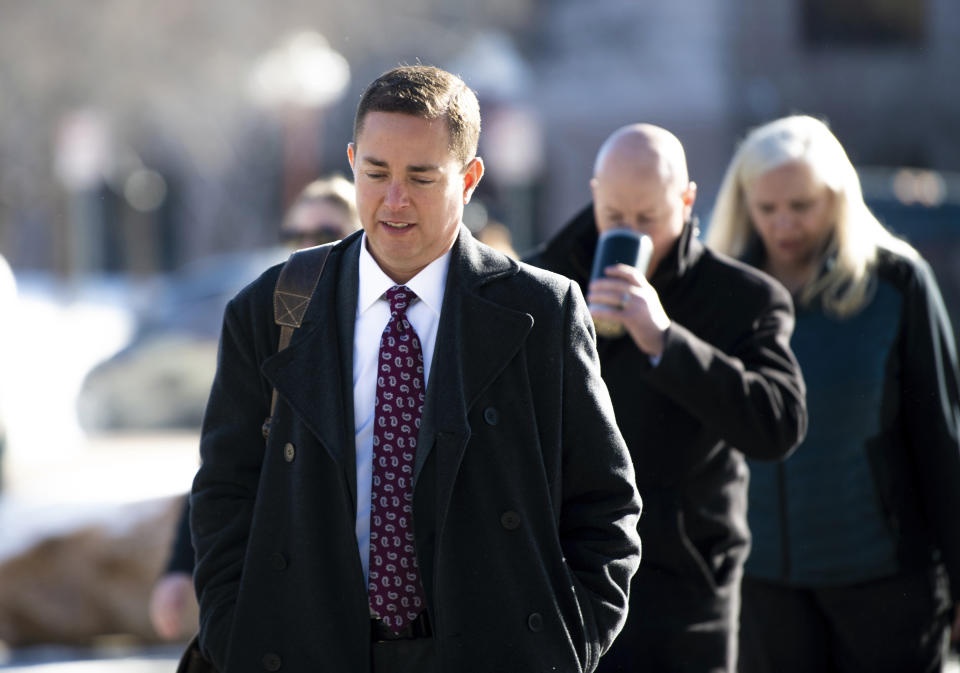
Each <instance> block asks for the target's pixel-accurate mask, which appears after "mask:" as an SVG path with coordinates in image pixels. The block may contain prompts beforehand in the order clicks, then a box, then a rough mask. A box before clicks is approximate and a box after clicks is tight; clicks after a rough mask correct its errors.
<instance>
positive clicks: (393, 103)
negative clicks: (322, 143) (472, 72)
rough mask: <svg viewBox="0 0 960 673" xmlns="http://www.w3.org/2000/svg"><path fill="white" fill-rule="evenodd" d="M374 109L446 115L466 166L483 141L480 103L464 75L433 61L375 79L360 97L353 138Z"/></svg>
mask: <svg viewBox="0 0 960 673" xmlns="http://www.w3.org/2000/svg"><path fill="white" fill-rule="evenodd" d="M370 112H402V113H403V114H409V115H414V116H417V117H421V118H423V119H430V120H433V119H441V118H443V119H446V121H447V130H448V131H449V132H450V150H451V151H452V152H453V153H454V155H456V156H457V158H458V159H459V160H460V161H461V163H462V164H463V165H464V166H466V165H467V163H469V162H470V161H471V160H472V159H473V158H474V157H475V156H476V154H477V144H478V143H479V141H480V104H479V103H478V102H477V95H476V94H475V93H474V92H473V91H472V90H471V89H470V88H469V87H468V86H467V85H466V84H465V83H464V81H463V80H462V79H460V78H459V77H457V76H456V75H453V74H451V73H449V72H447V71H446V70H441V69H440V68H436V67H434V66H430V65H402V66H399V67H396V68H393V69H392V70H388V71H387V72H385V73H383V74H382V75H380V77H378V78H377V79H375V80H374V81H373V82H372V83H371V84H370V86H368V87H367V88H366V90H365V91H364V92H363V96H361V97H360V104H359V105H358V106H357V115H356V117H355V119H354V122H353V141H354V142H356V141H357V138H358V137H359V136H360V131H362V130H363V122H364V120H365V119H366V117H367V114H368V113H370Z"/></svg>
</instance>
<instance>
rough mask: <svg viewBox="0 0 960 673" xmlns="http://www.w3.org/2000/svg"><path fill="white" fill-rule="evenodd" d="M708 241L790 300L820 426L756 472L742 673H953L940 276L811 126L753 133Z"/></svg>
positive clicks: (955, 503) (959, 428)
mask: <svg viewBox="0 0 960 673" xmlns="http://www.w3.org/2000/svg"><path fill="white" fill-rule="evenodd" d="M707 241H708V243H709V244H711V245H712V246H713V247H714V248H716V249H717V250H720V251H722V252H725V253H727V254H730V255H732V256H735V257H738V258H740V259H742V260H744V261H747V262H749V263H751V264H753V265H755V266H756V267H758V268H760V269H763V270H764V271H766V272H767V273H769V274H771V275H773V276H774V277H775V278H777V279H778V280H780V281H781V282H782V283H783V284H784V285H785V286H786V287H787V289H788V290H789V291H790V292H791V293H792V295H793V299H794V302H795V304H796V311H797V326H796V330H795V332H794V335H793V340H792V345H793V349H794V352H795V353H796V355H797V358H798V360H799V361H800V364H801V366H802V368H803V372H804V377H805V379H806V382H807V406H808V409H809V415H810V428H809V432H808V434H807V437H806V439H805V441H804V442H803V444H802V445H801V447H800V448H799V450H797V452H796V453H794V454H793V455H792V456H791V457H790V458H788V459H787V460H786V461H785V462H783V463H780V464H777V465H760V464H751V472H752V476H751V482H750V491H749V523H750V528H751V529H752V531H753V534H754V540H753V548H752V552H751V555H750V558H749V560H748V562H747V565H746V579H745V580H744V584H743V614H742V625H741V665H740V670H741V671H742V672H743V673H759V672H771V673H791V672H793V671H796V672H798V673H799V672H800V671H821V672H824V673H831V672H834V671H836V672H848V671H849V672H852V671H871V672H873V673H882V672H884V671H889V672H890V673H894V672H902V671H934V670H939V669H940V667H941V665H942V659H943V654H944V647H943V645H944V642H945V638H944V637H943V635H944V634H945V631H946V629H947V625H948V622H949V621H951V620H950V614H951V613H950V610H949V604H950V603H952V604H953V605H958V604H960V396H958V371H957V353H956V347H955V344H954V340H953V332H952V331H951V327H950V322H949V318H948V317H947V314H946V311H945V308H944V304H943V301H942V299H941V297H940V291H939V289H938V287H937V283H936V280H935V279H934V276H933V273H932V271H931V270H930V267H929V266H928V265H927V263H926V262H925V261H924V260H923V259H921V257H920V255H919V254H918V253H917V252H916V251H915V250H914V249H913V248H912V247H910V246H909V245H908V244H907V243H905V242H904V241H902V240H899V239H897V238H895V237H894V236H893V235H892V234H890V233H889V232H888V231H887V230H886V229H885V228H884V227H883V226H882V225H881V224H880V223H879V222H878V221H877V219H876V218H875V217H874V216H873V214H872V213H871V212H870V211H869V210H868V208H867V206H866V205H865V204H864V201H863V196H862V194H861V188H860V181H859V178H858V176H857V173H856V171H855V169H854V167H853V166H852V165H851V163H850V160H849V158H848V157H847V154H846V152H845V151H844V149H843V147H842V146H841V144H840V142H839V141H838V140H837V138H836V137H835V136H834V135H833V133H831V132H830V130H829V129H828V128H827V126H826V125H825V124H824V123H822V122H821V121H819V120H817V119H814V118H812V117H808V116H799V115H798V116H791V117H786V118H783V119H778V120H776V121H773V122H770V123H768V124H766V125H764V126H761V127H759V128H757V129H754V130H753V131H751V132H750V133H749V134H748V135H747V136H746V139H745V140H744V141H743V143H742V144H741V146H740V147H739V149H738V150H737V152H736V153H735V155H734V157H733V159H732V161H731V163H730V166H729V168H728V169H727V173H726V177H725V178H724V181H723V183H722V186H721V188H720V192H719V196H718V198H717V202H716V207H715V209H714V212H713V217H712V220H711V223H710V229H709V232H708V237H707ZM944 570H945V571H946V577H945V576H944ZM947 578H949V582H947V581H946V580H947ZM948 586H949V592H948ZM957 614H958V615H960V611H958V612H957ZM953 624H954V626H953V638H954V639H956V638H957V636H958V633H960V629H958V626H960V621H957V620H954V622H953Z"/></svg>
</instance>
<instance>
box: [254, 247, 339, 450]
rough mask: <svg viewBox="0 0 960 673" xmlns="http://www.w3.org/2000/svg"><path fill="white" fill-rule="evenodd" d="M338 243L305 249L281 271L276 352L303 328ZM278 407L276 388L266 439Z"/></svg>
mask: <svg viewBox="0 0 960 673" xmlns="http://www.w3.org/2000/svg"><path fill="white" fill-rule="evenodd" d="M337 243H339V241H334V242H333V243H325V244H323V245H317V246H314V247H312V248H304V249H303V250H297V251H296V252H294V253H292V254H291V255H290V257H289V258H288V259H287V261H286V263H285V264H284V265H283V268H282V269H281V270H280V277H279V278H278V279H277V286H276V288H275V289H274V291H273V319H274V322H276V323H277V324H278V325H280V341H279V343H278V344H277V352H279V351H282V350H283V349H284V348H286V347H287V346H289V345H290V338H291V337H292V336H293V330H295V329H297V328H298V327H300V325H301V324H302V323H303V317H304V316H305V315H306V314H307V308H309V306H310V298H311V297H313V292H314V290H316V289H317V283H318V282H320V276H321V275H322V274H323V267H324V266H326V263H327V257H328V256H329V255H330V250H331V249H332V248H333V246H335V245H336V244H337ZM276 408H277V389H276V388H274V389H273V395H272V398H271V400H270V415H269V416H268V417H267V419H266V420H265V421H264V422H263V429H262V432H263V438H264V439H266V438H267V437H269V436H270V423H271V422H272V421H273V414H274V411H275V410H276Z"/></svg>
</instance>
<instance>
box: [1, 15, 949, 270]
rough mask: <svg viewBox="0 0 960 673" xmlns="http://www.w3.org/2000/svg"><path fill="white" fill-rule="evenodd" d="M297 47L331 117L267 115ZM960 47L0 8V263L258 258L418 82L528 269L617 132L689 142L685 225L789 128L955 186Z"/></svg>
mask: <svg viewBox="0 0 960 673" xmlns="http://www.w3.org/2000/svg"><path fill="white" fill-rule="evenodd" d="M305 32H306V33H307V34H310V35H313V36H314V38H313V39H314V40H315V41H316V36H319V39H320V40H325V41H326V44H327V46H328V48H329V52H330V54H335V55H338V56H341V57H342V59H343V61H344V63H346V64H347V66H346V67H347V68H348V72H347V75H346V77H344V73H343V72H342V71H338V70H336V68H335V67H334V66H331V65H330V64H331V62H332V61H331V60H330V58H333V57H332V56H331V57H329V58H328V59H327V60H326V61H325V60H323V57H321V56H316V54H314V56H313V57H311V58H314V60H313V61H309V63H314V64H315V67H314V69H313V70H314V71H315V72H316V74H317V77H316V78H315V79H314V80H313V81H312V82H311V83H308V84H307V85H304V86H307V87H308V88H309V87H310V86H314V87H316V86H319V84H318V82H320V84H322V83H323V81H327V82H328V83H329V82H331V81H332V80H337V81H338V82H339V85H338V86H339V88H338V89H337V90H336V93H335V95H331V96H328V98H327V99H325V100H323V101H322V102H316V101H314V102H310V101H309V100H308V101H306V102H303V101H300V102H298V100H297V99H296V97H287V98H281V99H279V100H278V99H277V98H276V97H274V98H270V97H269V96H266V97H265V96H264V95H263V87H262V85H263V82H262V81H261V80H262V79H263V77H264V75H263V73H264V72H265V71H269V68H268V67H266V66H265V65H264V64H265V62H266V61H268V60H269V58H271V55H272V57H274V58H276V54H277V51H278V50H280V49H283V48H284V45H288V46H289V41H290V40H291V39H292V37H291V36H296V35H302V34H304V33H305ZM958 34H960V4H958V3H956V2H955V1H954V0H912V1H911V2H895V1H891V0H831V1H829V2H828V1H827V0H776V1H775V2H768V1H767V0H736V1H735V2H730V3H702V2H698V1H697V0H655V1H653V2H645V3H636V2H632V1H631V0H601V1H600V2H595V3H582V2H578V1H576V0H495V1H493V2H489V3H484V4H483V6H482V8H481V7H479V6H477V5H476V4H475V3H467V2H465V1H462V0H457V1H455V2H450V1H449V0H445V1H443V2H441V1H440V0H412V1H411V2H408V3H404V7H403V8H402V9H400V8H397V7H395V6H393V5H390V4H388V3H383V2H379V1H378V0H356V1H355V2H351V3H347V4H346V5H344V4H343V3H334V2H316V1H315V0H313V1H311V2H307V1H306V0H281V1H279V2H273V3H269V4H268V3H265V2H249V3H240V4H237V3H231V2H228V0H209V1H208V2H205V3H200V4H198V3H192V2H188V1H187V0H171V1H169V2H166V3H147V2H144V1H143V0H94V1H93V2H89V3H84V4H83V5H77V4H76V3H69V2H67V1H66V0H54V1H53V2H47V3H43V4H42V5H37V4H36V3H13V4H9V5H7V6H5V8H4V21H3V22H2V23H0V251H2V252H3V253H4V254H5V255H6V256H7V258H8V259H9V260H10V262H11V264H12V265H13V266H14V268H29V269H47V270H53V271H56V272H58V273H61V274H64V275H69V274H72V273H82V272H85V271H102V270H106V271H122V272H133V273H143V274H148V273H151V272H155V271H163V270H169V269H172V268H175V267H177V266H180V265H182V264H183V263H185V262H188V261H190V260H193V259H196V258H198V257H201V256H204V255H207V254H210V253H214V252H221V251H228V250H236V249H248V248H254V247H258V246H263V245H266V244H269V243H273V242H275V241H276V231H277V228H278V226H279V220H280V217H281V213H282V212H283V209H284V207H285V205H286V204H287V201H288V200H289V198H290V195H291V194H293V193H295V192H296V191H297V189H299V187H300V186H302V184H305V182H306V181H308V180H309V179H310V178H312V177H313V176H314V175H316V174H319V173H321V172H327V171H331V170H339V171H341V172H344V173H347V172H348V166H347V163H346V157H345V152H344V146H345V144H346V142H347V140H348V139H349V137H350V135H351V123H352V116H353V111H354V108H355V105H356V101H357V100H358V99H359V95H360V91H361V89H362V87H363V85H364V84H365V83H367V82H368V81H370V80H371V79H372V78H373V77H375V76H376V75H377V74H379V73H380V72H382V71H383V70H385V69H387V68H389V67H391V66H393V65H395V64H397V63H401V62H406V63H412V62H416V61H417V60H421V61H423V62H425V63H434V64H437V65H440V66H442V67H448V68H450V69H452V70H455V71H457V72H460V73H461V74H463V75H464V77H465V79H466V80H467V82H468V84H471V85H472V86H474V87H475V88H477V89H478V91H479V93H480V97H481V101H482V102H483V105H484V122H485V131H484V136H483V140H482V145H481V153H482V154H484V155H485V158H486V159H487V163H488V166H489V168H490V170H489V172H488V175H487V177H486V179H485V180H484V183H483V184H482V185H481V190H480V192H479V193H478V198H479V200H480V201H482V205H483V206H484V209H483V211H482V213H481V215H480V220H481V221H479V222H478V226H481V225H482V223H483V222H482V220H483V219H484V218H487V217H489V218H490V219H493V220H496V221H499V222H503V223H505V224H506V225H507V226H508V227H509V228H510V229H511V231H512V232H513V235H514V241H515V244H516V247H517V248H518V249H519V250H521V251H522V250H523V249H524V248H526V247H528V246H529V245H531V244H533V243H535V242H538V241H539V240H542V239H543V238H545V237H546V236H547V235H548V234H549V233H551V232H552V231H554V230H555V229H556V228H558V227H559V226H560V225H561V224H562V222H563V221H564V220H565V219H566V218H568V217H569V216H570V215H571V214H572V213H573V212H574V211H575V210H576V209H577V208H579V207H580V206H582V205H583V204H584V203H585V202H586V201H587V199H588V198H589V190H588V184H587V183H588V180H589V177H590V173H591V169H592V161H593V157H594V153H595V151H596V149H597V147H598V146H599V144H600V143H601V142H602V140H603V139H604V138H605V137H606V136H607V135H608V134H609V133H610V131H611V130H613V129H614V128H616V127H617V126H620V125H622V124H626V123H630V122H633V121H640V120H642V121H649V122H653V123H656V124H660V125H663V126H666V127H668V128H670V129H671V130H673V131H674V132H675V133H676V134H677V135H678V136H679V137H680V139H681V140H682V141H683V142H684V144H685V146H686V148H687V150H688V154H689V161H690V164H691V172H692V175H693V178H694V179H695V180H696V181H697V182H698V183H699V185H700V194H701V203H702V205H701V207H700V208H699V209H698V210H699V211H700V212H701V213H705V212H706V208H708V207H709V204H710V202H711V201H712V198H713V194H714V192H715V190H716V188H717V186H718V184H719V181H720V179H721V177H722V172H723V170H724V168H725V166H726V163H727V161H728V159H729V156H730V154H731V152H732V150H733V148H734V146H735V143H736V141H737V139H738V138H740V137H742V135H743V133H744V132H745V130H746V129H747V128H748V127H750V126H752V125H754V124H758V123H761V122H763V121H766V120H768V119H770V118H772V117H775V116H779V115H783V114H787V113H790V112H805V113H809V114H813V115H816V116H819V117H822V118H825V119H827V120H828V121H829V122H830V124H831V126H832V127H833V128H834V130H835V131H836V132H837V134H838V136H839V137H840V138H841V140H842V142H843V143H844V144H845V146H846V147H847V148H848V150H849V152H850V154H851V156H852V158H853V159H854V161H855V162H856V163H858V164H869V165H896V166H899V165H909V166H916V167H922V168H930V169H936V170H940V171H958V170H960V152H958V151H957V149H958V148H960V126H958V125H957V124H955V123H953V121H954V120H956V119H958V118H960V87H957V86H955V85H952V84H950V83H951V82H953V80H954V79H955V73H954V72H953V70H954V69H955V67H956V64H958V63H960V41H958V40H957V39H956V36H957V35H958ZM315 46H316V45H315ZM273 72H276V69H274V71H273ZM258 78H259V79H258ZM274 79H276V75H275V76H274ZM258 82H259V85H260V89H257V86H258ZM274 83H275V84H276V82H274ZM321 88H322V87H321ZM258 90H259V91H260V94H259V95H258V94H257V93H256V92H257V91H258Z"/></svg>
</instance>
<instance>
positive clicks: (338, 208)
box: [280, 174, 360, 249]
mask: <svg viewBox="0 0 960 673" xmlns="http://www.w3.org/2000/svg"><path fill="white" fill-rule="evenodd" d="M359 228H360V220H359V219H358V217H357V204H356V193H355V190H354V188H353V183H352V182H350V181H349V180H347V179H346V178H345V177H343V176H342V175H339V174H333V175H330V176H328V177H323V178H319V179H317V180H314V181H313V182H311V183H310V184H308V185H307V186H306V187H304V188H303V190H302V191H301V192H300V194H299V195H298V196H297V198H296V199H295V200H294V202H293V204H291V206H290V207H289V208H288V209H287V215H286V217H284V218H283V224H282V225H281V227H280V237H281V238H282V239H283V241H284V243H286V244H287V245H289V246H291V247H293V248H295V249H296V248H309V247H310V246H314V245H322V244H323V243H330V242H331V241H339V240H340V239H342V238H346V237H347V236H348V235H349V234H351V233H353V232H354V231H356V230H357V229H359Z"/></svg>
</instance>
